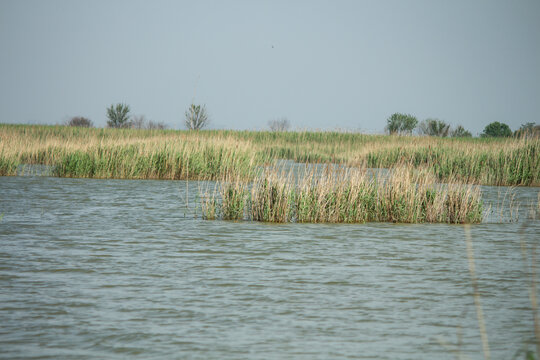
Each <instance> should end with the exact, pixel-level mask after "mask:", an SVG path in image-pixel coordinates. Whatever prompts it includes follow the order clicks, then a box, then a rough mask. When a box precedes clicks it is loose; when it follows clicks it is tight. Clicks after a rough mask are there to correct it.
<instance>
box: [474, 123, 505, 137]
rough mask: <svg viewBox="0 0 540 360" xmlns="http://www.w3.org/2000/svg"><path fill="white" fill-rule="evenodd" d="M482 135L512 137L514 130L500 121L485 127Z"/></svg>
mask: <svg viewBox="0 0 540 360" xmlns="http://www.w3.org/2000/svg"><path fill="white" fill-rule="evenodd" d="M480 136H481V137H510V136H512V130H510V127H509V126H508V125H506V124H505V123H500V122H498V121H495V122H492V123H491V124H489V125H487V126H486V127H485V128H484V132H483V133H482V134H481V135H480Z"/></svg>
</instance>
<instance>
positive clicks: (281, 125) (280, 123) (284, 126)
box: [268, 117, 291, 131]
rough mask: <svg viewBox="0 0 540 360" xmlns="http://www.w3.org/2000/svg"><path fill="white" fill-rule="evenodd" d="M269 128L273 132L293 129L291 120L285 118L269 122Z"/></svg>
mask: <svg viewBox="0 0 540 360" xmlns="http://www.w3.org/2000/svg"><path fill="white" fill-rule="evenodd" d="M268 127H269V128H270V130H271V131H287V130H289V128H290V127H291V124H290V123H289V120H288V119H287V118H285V117H282V118H279V119H273V120H270V121H268Z"/></svg>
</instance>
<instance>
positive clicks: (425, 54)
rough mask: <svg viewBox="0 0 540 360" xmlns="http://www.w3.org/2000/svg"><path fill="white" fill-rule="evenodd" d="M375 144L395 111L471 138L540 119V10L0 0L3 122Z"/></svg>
mask: <svg viewBox="0 0 540 360" xmlns="http://www.w3.org/2000/svg"><path fill="white" fill-rule="evenodd" d="M192 102H194V103H196V104H205V106H206V109H207V111H208V114H209V116H210V119H211V123H210V128H213V129H245V130H265V129H267V128H268V122H269V121H270V120H273V119H278V118H283V117H285V118H287V119H288V120H289V122H290V123H291V128H292V129H293V130H295V129H299V130H300V129H309V130H342V131H361V132H365V133H382V132H383V131H384V127H385V125H386V119H387V118H388V117H389V116H390V115H391V114H393V113H395V112H400V113H407V114H412V115H414V116H416V117H417V118H418V120H419V121H421V120H424V119H426V118H437V119H441V120H443V121H446V122H447V123H450V124H452V125H453V126H456V125H463V126H464V127H465V128H466V129H468V130H470V131H471V132H472V133H473V135H476V134H479V133H481V132H482V130H483V129H484V127H485V126H486V125H487V124H489V123H490V122H493V121H499V122H504V123H506V124H508V125H509V126H510V128H511V129H512V130H516V129H518V128H519V127H520V125H521V124H524V123H527V122H536V123H540V118H539V114H540V1H538V0H521V1H509V0H508V1H499V0H475V1H470V0H454V1H445V0H407V1H405V0H395V1H390V0H374V1H361V0H357V1H354V0H353V1H345V0H332V1H318V0H309V1H300V0H284V1H281V0H268V1H265V0H250V1H248V0H245V1H241V0H221V1H220V0H216V1H210V0H201V1H195V0H192V1H165V0H154V1H137V0H125V1H121V0H107V1H104V0H77V1H71V0H47V1H41V0H35V1H29V0H0V123H30V124H61V123H63V122H65V121H66V120H68V119H70V118H71V117H73V116H84V117H87V118H89V119H91V120H92V121H93V122H94V124H95V125H96V126H105V124H106V121H107V117H106V108H107V107H108V106H110V105H111V104H116V103H125V104H128V105H129V106H130V108H131V114H132V115H144V116H145V117H146V118H147V119H149V120H153V121H156V122H163V123H165V124H167V125H168V126H169V127H170V128H173V129H181V128H183V127H184V126H183V119H184V113H185V111H186V110H187V108H188V106H189V104H191V103H192Z"/></svg>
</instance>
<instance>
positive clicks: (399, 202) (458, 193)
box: [202, 167, 483, 224]
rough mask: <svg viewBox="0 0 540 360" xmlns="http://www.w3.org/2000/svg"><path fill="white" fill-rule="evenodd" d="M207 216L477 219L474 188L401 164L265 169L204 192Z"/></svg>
mask: <svg viewBox="0 0 540 360" xmlns="http://www.w3.org/2000/svg"><path fill="white" fill-rule="evenodd" d="M203 198H204V199H205V200H204V201H203V202H202V213H203V216H204V217H205V218H206V219H224V220H254V221H265V222H278V223H283V222H299V223H302V222H309V223H365V222H396V223H425V222H430V223H450V224H458V223H459V224H462V223H479V222H481V221H482V218H483V204H482V201H481V197H480V190H479V188H478V187H473V186H471V185H462V184H458V183H449V184H445V185H441V184H437V182H436V178H435V177H434V176H433V175H432V174H430V173H426V172H415V171H411V170H410V169H408V168H405V167H398V168H395V169H393V170H392V171H391V172H390V174H389V175H388V176H387V177H377V176H375V177H373V176H368V175H367V173H366V172H365V171H362V170H358V169H343V168H341V169H331V168H326V170H325V171H324V172H323V173H318V172H316V171H314V170H309V171H307V172H306V173H304V174H301V175H298V174H294V173H293V172H290V171H289V172H284V171H280V170H276V169H271V170H267V171H265V172H264V173H262V174H260V175H259V176H257V177H256V178H255V180H254V182H253V183H251V184H248V183H245V182H242V181H240V180H238V179H236V180H233V181H231V180H228V181H225V182H222V183H219V184H218V186H217V187H216V188H215V191H214V192H213V193H208V192H206V193H205V195H204V196H203Z"/></svg>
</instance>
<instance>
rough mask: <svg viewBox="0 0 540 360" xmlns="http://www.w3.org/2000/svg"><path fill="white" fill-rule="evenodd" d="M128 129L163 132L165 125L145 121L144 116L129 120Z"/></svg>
mask: <svg viewBox="0 0 540 360" xmlns="http://www.w3.org/2000/svg"><path fill="white" fill-rule="evenodd" d="M130 127H131V128H132V129H148V130H164V129H166V128H167V125H166V124H165V123H163V122H156V121H152V120H146V117H145V116H144V115H138V116H133V117H132V118H131V122H130Z"/></svg>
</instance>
